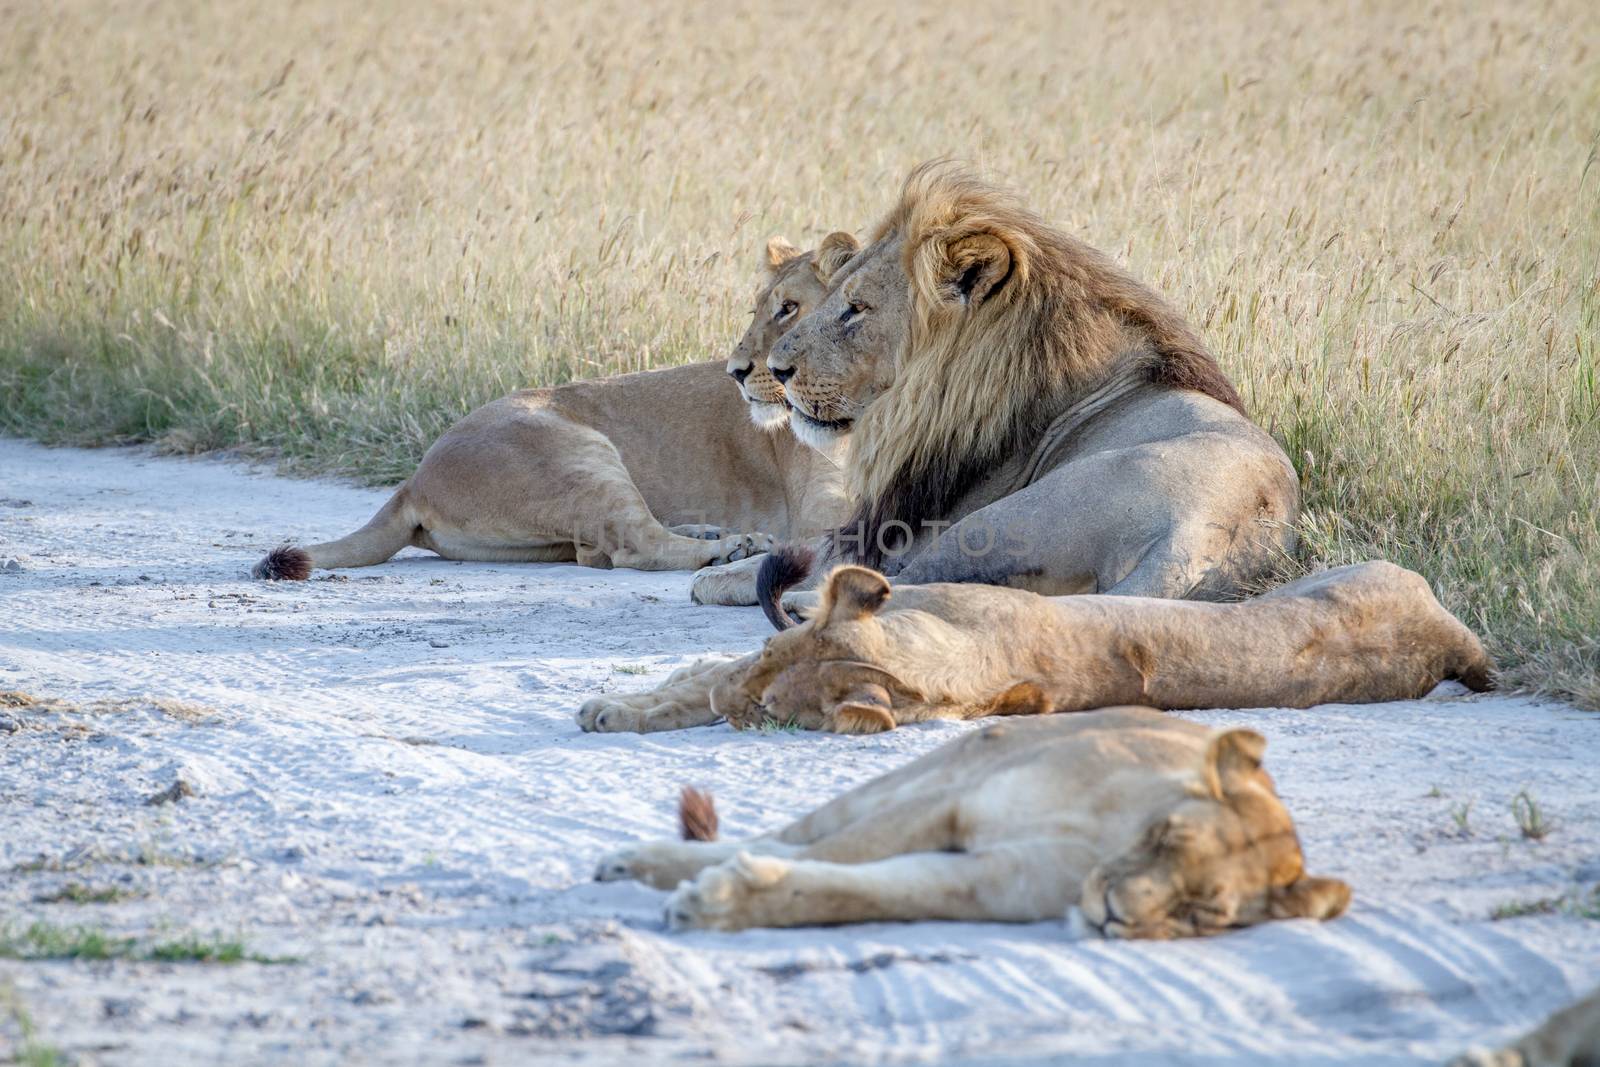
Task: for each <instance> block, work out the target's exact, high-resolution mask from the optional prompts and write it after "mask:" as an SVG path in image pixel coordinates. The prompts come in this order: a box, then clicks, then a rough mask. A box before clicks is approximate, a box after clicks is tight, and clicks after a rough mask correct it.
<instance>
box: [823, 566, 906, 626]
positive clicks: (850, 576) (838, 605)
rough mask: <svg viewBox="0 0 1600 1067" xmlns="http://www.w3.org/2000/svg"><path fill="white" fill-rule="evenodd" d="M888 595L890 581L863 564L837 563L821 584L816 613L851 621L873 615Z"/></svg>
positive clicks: (833, 618)
mask: <svg viewBox="0 0 1600 1067" xmlns="http://www.w3.org/2000/svg"><path fill="white" fill-rule="evenodd" d="M888 599H889V581H888V579H886V578H885V577H884V576H883V575H881V574H879V573H878V572H877V571H874V570H868V569H867V568H866V567H840V568H839V569H838V570H836V571H834V572H833V573H832V574H831V575H829V576H828V582H827V584H826V585H824V586H823V587H822V603H821V604H820V605H818V607H817V615H818V616H819V617H821V618H824V619H826V620H828V622H830V623H835V622H854V621H855V620H857V619H862V618H865V617H866V616H868V615H874V614H876V613H877V611H878V609H879V608H881V607H883V605H884V602H885V601H887V600H888Z"/></svg>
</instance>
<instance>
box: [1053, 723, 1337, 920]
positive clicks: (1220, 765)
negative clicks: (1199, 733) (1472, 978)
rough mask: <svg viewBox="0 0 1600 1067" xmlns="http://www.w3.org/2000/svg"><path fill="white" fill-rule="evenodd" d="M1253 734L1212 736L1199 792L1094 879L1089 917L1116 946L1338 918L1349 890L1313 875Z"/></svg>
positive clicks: (1086, 904)
mask: <svg viewBox="0 0 1600 1067" xmlns="http://www.w3.org/2000/svg"><path fill="white" fill-rule="evenodd" d="M1265 746H1266V741H1265V739H1263V738H1262V737H1261V735H1260V734H1258V733H1256V732H1255V731H1253V730H1228V731H1225V732H1223V733H1220V734H1218V735H1217V736H1215V737H1213V738H1212V740H1211V743H1210V745H1209V746H1208V748H1207V751H1206V755H1205V761H1204V764H1203V766H1202V771H1201V786H1202V788H1201V790H1200V793H1201V794H1203V795H1196V796H1194V797H1191V798H1190V799H1188V800H1185V801H1184V802H1183V803H1181V804H1179V805H1178V806H1177V807H1176V808H1174V809H1172V810H1171V811H1169V812H1167V813H1166V814H1165V815H1162V816H1160V817H1158V818H1156V819H1155V820H1154V821H1152V822H1151V823H1150V824H1149V826H1147V827H1146V828H1145V831H1144V833H1143V834H1142V835H1141V836H1140V838H1139V840H1138V842H1137V843H1135V845H1134V846H1133V847H1132V848H1131V849H1129V851H1128V852H1127V853H1125V854H1124V855H1122V856H1119V857H1118V858H1116V859H1114V860H1111V861H1109V862H1107V863H1102V864H1100V865H1099V866H1097V867H1096V868H1095V869H1094V870H1093V871H1091V872H1090V874H1089V877H1088V878H1087V879H1086V880H1085V881H1084V884H1083V895H1082V899H1081V901H1080V904H1079V906H1080V908H1081V909H1082V911H1083V915H1084V918H1085V919H1087V920H1088V922H1089V924H1090V925H1091V926H1093V927H1094V928H1095V929H1096V930H1098V931H1099V932H1100V933H1101V934H1103V935H1104V936H1106V937H1111V938H1156V939H1163V940H1164V939H1170V938H1177V937H1205V936H1207V935H1210V934H1218V933H1222V932H1223V931H1225V930H1229V929H1234V928H1237V927H1242V926H1253V925H1255V924H1256V923H1260V922H1266V921H1267V920H1269V919H1294V918H1311V919H1331V918H1334V917H1335V916H1337V915H1339V914H1341V913H1342V912H1343V911H1344V910H1345V908H1346V907H1347V906H1348V905H1349V903H1350V887H1349V886H1348V885H1346V884H1345V883H1343V882H1341V881H1338V880H1337V879H1333V878H1314V877H1310V876H1307V875H1306V873H1305V864H1304V858H1303V857H1302V855H1301V852H1300V840H1299V838H1298V836H1297V835H1296V834H1295V830H1294V823H1293V822H1292V821H1291V820H1290V818H1289V813H1288V811H1287V810H1285V808H1284V806H1283V803H1282V802H1281V801H1280V800H1279V799H1278V797H1277V794H1276V793H1274V792H1273V789H1272V780H1271V779H1270V778H1268V777H1267V774H1266V772H1265V771H1263V770H1262V769H1261V754H1262V751H1263V750H1264V748H1265Z"/></svg>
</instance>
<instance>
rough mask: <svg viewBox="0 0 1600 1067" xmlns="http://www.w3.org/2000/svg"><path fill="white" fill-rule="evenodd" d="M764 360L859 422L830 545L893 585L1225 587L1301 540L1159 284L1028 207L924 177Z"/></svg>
mask: <svg viewBox="0 0 1600 1067" xmlns="http://www.w3.org/2000/svg"><path fill="white" fill-rule="evenodd" d="M831 285H832V291H831V292H830V293H829V294H828V295H827V296H826V297H825V298H824V299H823V301H822V302H821V303H820V304H819V305H818V306H817V308H816V309H815V310H814V311H813V312H812V313H811V314H810V315H808V316H807V317H806V318H805V319H804V320H802V321H801V322H800V323H798V324H797V325H796V326H795V327H794V329H792V330H790V331H789V332H788V333H787V334H785V335H784V337H783V339H782V340H780V341H779V342H778V343H777V345H775V346H774V348H773V350H772V354H771V356H770V358H769V360H768V366H769V369H770V371H771V372H772V374H773V376H774V377H776V378H777V379H778V380H779V381H781V382H783V383H784V386H785V390H786V392H787V395H788V398H789V401H790V403H791V404H792V405H793V408H794V417H793V423H792V424H793V426H794V429H795V432H796V433H797V434H798V435H799V436H800V437H801V438H802V439H804V440H806V441H808V442H810V443H812V444H813V445H819V446H820V445H825V444H826V443H827V442H828V441H830V440H833V439H835V438H836V437H838V436H839V435H840V434H844V433H849V434H850V435H851V448H850V452H849V461H848V467H847V471H846V475H847V483H846V486H847V489H848V491H849V494H850V497H851V500H852V503H853V504H854V505H855V507H856V512H855V516H854V518H853V520H852V522H851V523H850V524H848V525H847V526H846V527H845V528H843V529H842V530H840V531H839V532H838V533H837V534H836V535H835V537H834V540H833V547H834V550H835V551H834V556H835V558H838V559H841V560H844V561H846V562H855V563H863V564H866V565H868V566H873V567H877V568H878V569H880V570H884V571H886V572H887V573H890V574H892V575H894V576H895V577H896V579H897V581H899V582H905V583H908V584H912V583H921V582H941V581H954V582H984V583H989V584H1004V585H1011V586H1015V587H1018V588H1025V589H1031V590H1033V591H1034V592H1038V593H1046V594H1062V593H1092V592H1100V593H1120V594H1127V595H1134V596H1157V597H1174V598H1198V599H1217V598H1221V597H1225V596H1228V595H1231V594H1233V593H1235V592H1237V591H1238V590H1240V589H1242V588H1248V587H1249V586H1251V585H1252V584H1253V583H1255V582H1256V581H1258V580H1260V579H1261V578H1262V577H1264V576H1265V575H1266V574H1267V573H1268V571H1269V569H1270V565H1271V564H1272V563H1273V562H1274V561H1275V560H1277V559H1279V558H1281V557H1282V556H1283V555H1284V554H1285V553H1286V552H1288V551H1289V550H1290V549H1291V548H1292V546H1293V542H1294V534H1293V528H1292V526H1291V524H1292V523H1293V522H1294V520H1295V518H1296V517H1297V514H1298V508H1299V504H1298V499H1299V498H1298V485H1297V482H1296V478H1295V472H1294V469H1293V467H1292V466H1291V465H1290V463H1289V460H1288V458H1287V457H1286V456H1285V455H1284V453H1283V450H1282V449H1281V448H1279V447H1278V445H1277V443H1276V442H1274V441H1273V440H1272V438H1271V437H1270V436H1269V435H1268V434H1266V433H1264V432H1263V431H1262V430H1261V429H1260V428H1258V427H1257V426H1255V425H1254V424H1253V423H1251V422H1250V420H1249V419H1248V418H1247V417H1246V416H1245V414H1244V412H1243V406H1242V404H1241V402H1240V400H1239V396H1238V394H1237V393H1236V392H1235V391H1234V388H1233V386H1232V385H1231V384H1229V382H1228V380H1227V378H1226V377H1224V375H1223V374H1222V372H1221V370H1220V369H1219V368H1218V367H1217V365H1216V362H1215V361H1214V360H1213V359H1212V357H1211V355H1210V353H1209V352H1207V351H1206V348H1205V345H1204V344H1203V343H1202V342H1201V340H1200V339H1199V337H1198V336H1197V335H1196V334H1195V332H1194V331H1193V330H1192V329H1190V327H1189V325H1188V324H1187V323H1186V322H1184V320H1183V318H1182V317H1181V316H1180V315H1179V314H1178V313H1177V312H1176V311H1175V310H1174V309H1173V308H1172V307H1171V306H1170V305H1169V304H1167V303H1166V301H1164V300H1162V299H1161V297H1159V296H1157V295H1156V294H1155V293H1154V292H1153V291H1151V290H1150V289H1149V288H1147V287H1146V286H1144V285H1142V284H1140V283H1139V282H1137V281H1135V280H1134V279H1133V278H1131V277H1130V276H1129V275H1128V274H1126V273H1125V272H1124V271H1122V270H1121V269H1119V268H1118V267H1116V266H1115V265H1114V264H1113V263H1112V262H1111V261H1110V260H1109V259H1107V258H1106V257H1105V256H1104V255H1102V254H1101V253H1099V252H1097V251H1095V250H1094V249H1092V248H1089V247H1088V246H1086V245H1084V244H1082V243H1081V242H1079V241H1077V240H1075V239H1074V238H1072V237H1069V236H1067V235H1066V234H1064V233H1061V232H1060V231H1059V230H1056V229H1054V228H1052V227H1051V226H1049V225H1048V224H1046V223H1045V222H1044V221H1043V220H1042V219H1040V218H1039V217H1038V216H1037V215H1035V214H1033V213H1032V212H1031V211H1029V210H1028V209H1027V208H1025V207H1024V206H1023V205H1022V204H1021V203H1020V202H1019V201H1017V200H1016V199H1014V198H1013V197H1011V196H1010V195H1008V194H1006V193H1004V192H1002V191H1000V190H999V189H996V188H995V187H993V186H991V185H988V184H985V183H984V182H981V181H979V180H978V179H977V178H975V177H973V176H971V175H970V174H968V173H966V172H964V171H962V170H960V169H958V168H955V167H952V166H950V165H948V164H929V165H924V166H922V167H919V168H917V169H916V170H915V171H913V172H912V174H911V176H910V177H909V178H908V179H907V180H906V183H905V187H904V189H903V190H902V192H901V195H900V201H899V203H898V204H897V205H896V207H895V208H894V210H893V211H891V212H890V213H889V215H888V217H887V218H886V219H885V220H884V221H883V222H882V223H881V224H880V225H879V226H878V228H877V230H876V232H875V234H874V235H873V239H872V241H871V242H870V244H869V245H868V247H867V248H866V249H865V250H863V251H862V252H861V253H860V254H858V255H856V256H855V257H854V258H853V259H852V260H851V261H850V262H849V263H848V265H847V266H845V267H844V268H843V269H842V270H840V271H839V272H838V273H837V274H836V275H835V276H834V277H833V279H832V282H831Z"/></svg>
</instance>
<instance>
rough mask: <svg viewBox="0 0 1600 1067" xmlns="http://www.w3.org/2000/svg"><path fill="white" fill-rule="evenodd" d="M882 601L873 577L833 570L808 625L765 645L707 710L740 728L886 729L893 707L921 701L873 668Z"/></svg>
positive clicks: (885, 592) (885, 594) (882, 585)
mask: <svg viewBox="0 0 1600 1067" xmlns="http://www.w3.org/2000/svg"><path fill="white" fill-rule="evenodd" d="M888 599H889V583H888V582H887V581H886V580H885V579H884V577H883V575H881V574H879V573H878V572H877V571H873V570H868V569H867V568H865V567H840V568H838V569H837V570H835V571H834V572H833V573H832V574H830V575H829V576H828V579H827V581H825V582H824V583H823V586H822V596H821V599H820V601H819V602H818V604H817V609H816V611H814V612H813V613H812V614H811V617H810V618H809V619H808V620H807V621H806V622H805V623H803V624H801V625H799V626H796V627H794V628H793V629H788V630H784V631H783V632H781V633H777V634H774V635H773V636H772V637H770V638H768V639H767V643H766V645H765V646H764V647H763V648H762V650H761V658H760V659H759V660H758V661H757V662H756V663H755V665H754V666H752V667H751V668H750V669H749V670H748V671H747V672H745V675H744V677H743V678H741V679H738V680H737V681H734V682H732V683H729V684H724V685H723V686H721V687H719V688H718V689H716V690H715V691H713V693H712V695H711V702H712V706H713V708H715V710H716V712H717V714H719V715H722V716H724V717H726V718H727V720H728V721H729V722H730V723H731V724H733V725H734V726H735V727H739V728H743V727H748V726H754V725H758V724H759V723H760V722H761V721H762V720H763V719H767V718H771V719H774V720H776V721H778V722H782V723H793V724H796V725H799V726H801V727H804V728H806V729H813V730H816V729H828V730H833V731H836V732H839V733H876V732H878V731H880V730H888V729H893V728H894V725H895V720H894V715H893V709H894V707H895V706H896V703H897V702H899V703H904V702H920V701H921V700H922V699H923V697H922V694H921V693H920V692H918V691H916V690H915V689H914V688H913V687H911V686H909V685H906V684H904V683H902V682H900V681H899V680H898V679H897V678H895V676H894V675H893V674H892V673H890V672H889V671H888V670H887V669H885V668H884V667H883V666H881V665H880V664H881V663H882V662H883V651H884V649H885V646H886V639H885V636H884V633H883V627H882V625H881V624H880V623H879V622H878V619H877V617H876V616H877V613H878V610H879V609H880V608H882V607H883V605H884V604H885V603H887V601H888Z"/></svg>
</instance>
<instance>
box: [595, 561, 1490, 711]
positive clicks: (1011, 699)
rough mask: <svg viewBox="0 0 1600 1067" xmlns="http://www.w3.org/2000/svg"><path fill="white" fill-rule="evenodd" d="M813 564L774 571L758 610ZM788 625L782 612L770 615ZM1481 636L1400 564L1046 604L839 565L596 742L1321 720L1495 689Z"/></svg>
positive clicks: (779, 564)
mask: <svg viewBox="0 0 1600 1067" xmlns="http://www.w3.org/2000/svg"><path fill="white" fill-rule="evenodd" d="M804 570H805V564H804V562H803V561H797V560H796V558H795V557H794V555H793V554H792V553H791V552H790V551H789V550H785V551H784V552H780V553H777V554H775V555H774V556H771V557H769V558H768V562H767V563H766V564H765V566H764V567H763V575H764V579H765V580H764V581H763V583H762V584H763V598H764V600H766V601H767V602H768V603H771V602H773V601H775V600H776V599H777V597H778V595H780V594H781V592H782V589H781V587H782V586H783V585H784V584H786V582H787V581H788V580H792V576H793V575H797V574H803V573H804ZM771 614H776V612H775V611H774V612H771ZM1490 670H1491V665H1490V663H1489V659H1488V657H1487V656H1486V655H1485V654H1484V651H1483V646H1482V645H1481V644H1479V642H1478V639H1477V638H1476V637H1474V636H1473V634H1472V632H1471V631H1469V630H1468V629H1467V628H1466V627H1465V626H1463V625H1462V624H1461V623H1460V622H1459V621H1458V620H1457V619H1456V618H1455V616H1453V615H1451V614H1450V613H1449V612H1448V611H1446V610H1445V609H1444V607H1443V606H1442V605H1440V603H1439V602H1438V600H1436V599H1434V596H1433V591H1432V590H1431V589H1430V588H1429V587H1428V583H1427V581H1426V580H1425V579H1424V578H1422V577H1421V576H1420V575H1418V574H1414V573H1412V572H1411V571H1408V570H1405V569H1404V568H1402V567H1397V566H1395V565H1394V564H1392V563H1362V564H1356V565H1353V566H1348V567H1339V568H1336V569H1334V570H1330V571H1326V572H1324V573H1322V574H1317V575H1312V576H1311V577H1307V578H1302V579H1300V580H1299V581H1295V582H1290V583H1288V584H1287V585H1284V586H1280V587H1279V588H1277V589H1274V590H1272V591H1271V592H1269V593H1266V594H1265V595H1263V596H1259V597H1256V598H1254V599H1252V600H1246V601H1242V602H1239V603H1233V604H1215V603H1198V602H1194V601H1173V600H1156V599H1151V598H1146V597H1123V596H1092V595H1086V596H1064V597H1042V596H1038V595H1036V594H1034V593H1028V592H1024V591H1022V590H1018V589H1005V588H1000V587H997V586H986V585H952V584H947V583H946V584H933V585H906V586H896V587H895V588H894V595H893V599H891V598H890V587H889V583H888V582H887V581H886V580H885V579H884V577H883V576H882V575H881V574H879V573H878V572H876V571H873V570H868V569H867V568H865V567H841V568H839V569H838V570H835V571H834V572H833V573H832V575H830V576H829V577H828V579H827V580H826V582H825V583H824V585H823V589H822V594H821V597H820V599H819V600H818V602H817V606H816V609H815V610H814V611H813V612H812V614H811V617H810V619H809V620H808V621H806V622H805V623H803V624H801V625H799V626H795V627H793V628H792V629H788V630H786V631H785V632H783V633H779V634H775V635H774V636H773V637H771V638H770V639H769V640H768V641H767V644H766V647H765V648H763V649H762V650H761V652H760V653H759V654H755V655H750V656H746V657H744V658H742V659H738V660H733V661H725V662H720V663H702V664H696V665H695V666H693V667H688V668H685V669H684V670H683V671H680V672H678V673H677V674H675V675H673V676H672V677H670V678H668V679H667V681H666V682H665V683H664V684H663V685H662V686H661V687H659V688H657V689H654V690H649V691H646V692H643V693H633V694H622V695H611V696H607V697H603V698H597V699H595V700H591V701H589V702H588V703H587V704H585V705H584V707H583V709H582V710H581V711H579V713H578V721H579V724H580V725H581V726H582V727H583V728H584V729H586V730H638V731H649V730H666V729H679V728H682V727H686V726H697V725H703V724H705V723H709V722H713V721H715V720H716V719H717V718H718V717H719V716H720V717H725V718H727V720H728V721H729V722H730V723H732V724H733V725H734V726H735V727H739V728H744V727H748V726H756V725H760V724H761V723H762V722H764V721H768V720H771V721H775V722H779V723H795V724H798V725H800V726H803V727H805V728H807V729H813V730H832V731H835V732H839V733H876V732H879V731H882V730H890V729H893V728H894V727H895V726H897V725H899V724H901V723H908V722H919V721H922V720H926V719H972V718H977V717H979V716H983V715H1022V714H1027V715H1037V714H1045V713H1049V712H1058V711H1082V710H1086V709H1089V708H1100V707H1109V706H1112V705H1116V704H1149V705H1153V706H1155V707H1159V708H1166V709H1174V708H1253V707H1310V706H1311V705H1313V704H1324V703H1329V702H1353V703H1364V702H1369V701H1382V700H1402V699H1407V698H1412V697H1419V696H1423V695H1425V694H1426V693H1427V692H1428V691H1429V690H1431V689H1432V688H1433V687H1434V686H1436V685H1437V684H1438V683H1439V682H1441V681H1444V680H1446V679H1452V678H1453V679H1458V680H1460V681H1461V682H1463V683H1465V684H1466V685H1467V686H1468V687H1469V688H1472V689H1477V690H1482V689H1486V688H1488V687H1489V684H1490Z"/></svg>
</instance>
